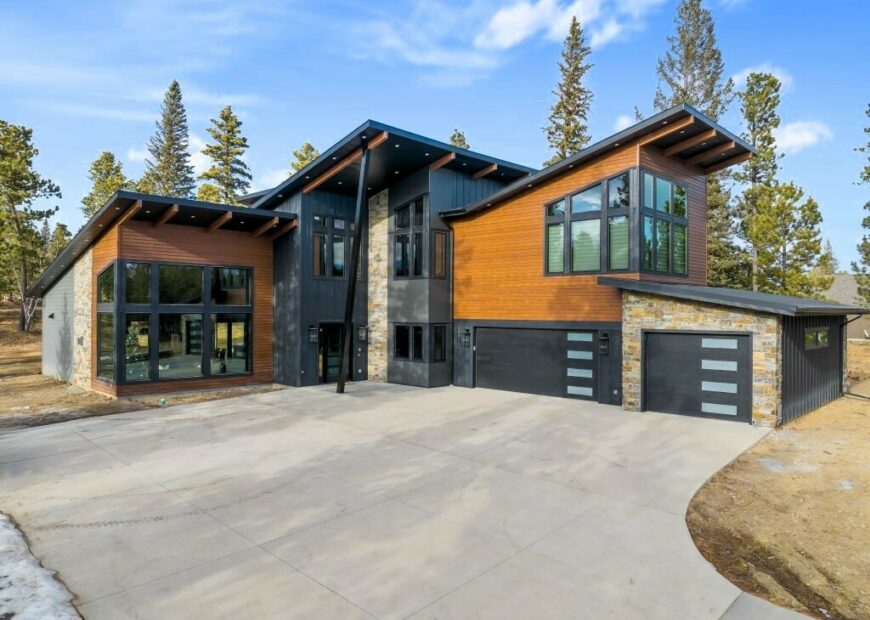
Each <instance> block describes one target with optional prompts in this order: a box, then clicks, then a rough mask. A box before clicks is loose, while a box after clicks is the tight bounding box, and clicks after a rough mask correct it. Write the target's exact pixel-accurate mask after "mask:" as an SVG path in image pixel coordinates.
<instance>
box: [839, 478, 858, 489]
mask: <svg viewBox="0 0 870 620" xmlns="http://www.w3.org/2000/svg"><path fill="white" fill-rule="evenodd" d="M837 486H839V487H840V490H841V491H854V490H855V485H854V484H852V481H851V480H840V481H838V482H837Z"/></svg>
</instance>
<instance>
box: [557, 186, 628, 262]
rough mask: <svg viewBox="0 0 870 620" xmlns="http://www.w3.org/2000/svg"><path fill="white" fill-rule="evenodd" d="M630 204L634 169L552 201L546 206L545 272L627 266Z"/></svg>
mask: <svg viewBox="0 0 870 620" xmlns="http://www.w3.org/2000/svg"><path fill="white" fill-rule="evenodd" d="M630 207H631V172H630V171H626V172H623V173H620V174H618V175H616V176H614V177H611V178H610V179H606V180H603V181H601V182H600V183H596V184H594V185H591V186H589V187H585V188H582V189H581V190H580V191H576V192H573V193H572V194H570V195H569V196H566V197H564V198H560V199H559V200H556V201H555V202H552V203H550V204H548V205H547V206H546V208H545V231H546V232H545V235H546V238H545V257H544V265H545V271H546V273H548V274H561V273H584V272H589V273H595V272H601V271H621V270H627V269H628V268H629V255H630V247H629V246H630V234H629V226H630V224H629V209H630Z"/></svg>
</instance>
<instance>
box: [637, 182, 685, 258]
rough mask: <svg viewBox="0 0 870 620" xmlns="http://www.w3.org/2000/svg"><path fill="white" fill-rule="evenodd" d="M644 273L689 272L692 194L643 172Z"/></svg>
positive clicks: (642, 230)
mask: <svg viewBox="0 0 870 620" xmlns="http://www.w3.org/2000/svg"><path fill="white" fill-rule="evenodd" d="M641 179H642V180H641V188H642V197H641V220H642V225H641V231H640V232H641V249H642V251H641V269H642V270H644V271H654V272H657V273H668V274H676V275H686V274H688V272H689V263H688V258H689V239H688V235H689V232H688V225H689V224H688V192H687V190H686V188H685V187H684V186H683V185H680V184H679V183H676V182H674V181H672V180H670V179H667V178H665V177H662V176H659V175H656V174H653V173H652V172H649V171H646V170H643V171H641Z"/></svg>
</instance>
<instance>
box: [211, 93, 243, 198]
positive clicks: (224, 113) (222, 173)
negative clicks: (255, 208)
mask: <svg viewBox="0 0 870 620" xmlns="http://www.w3.org/2000/svg"><path fill="white" fill-rule="evenodd" d="M211 123H212V126H211V127H209V128H208V129H206V131H208V134H209V135H210V136H211V138H212V140H214V144H207V145H206V146H205V147H204V148H203V149H202V152H203V153H204V154H205V155H206V156H207V157H208V158H209V159H211V162H212V164H211V167H209V169H208V170H206V171H205V172H203V173H202V174H201V175H200V176H199V178H200V179H205V180H207V181H211V182H212V184H213V185H214V186H216V187H217V190H218V200H217V201H215V202H222V203H224V204H228V205H235V204H239V197H240V196H243V195H244V194H246V193H247V191H248V188H249V187H250V186H251V171H250V170H249V169H248V164H246V163H245V161H244V160H243V159H242V157H243V156H244V154H245V151H246V150H248V140H247V138H245V137H244V136H243V135H242V121H241V120H239V117H238V116H236V115H235V114H234V113H233V108H232V107H231V106H227V107H225V108H224V109H223V110H221V111H220V115H219V116H218V118H213V119H212V121H211Z"/></svg>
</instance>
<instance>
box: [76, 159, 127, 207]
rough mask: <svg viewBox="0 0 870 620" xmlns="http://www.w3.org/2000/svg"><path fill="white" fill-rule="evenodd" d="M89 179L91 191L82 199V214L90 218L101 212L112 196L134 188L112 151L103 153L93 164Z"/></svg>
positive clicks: (89, 171)
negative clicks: (121, 190) (120, 191)
mask: <svg viewBox="0 0 870 620" xmlns="http://www.w3.org/2000/svg"><path fill="white" fill-rule="evenodd" d="M88 178H89V179H90V180H91V191H90V192H89V193H88V195H87V196H85V197H84V198H82V213H84V214H85V217H88V218H90V217H92V216H93V215H94V213H96V212H97V211H99V210H100V209H101V208H102V206H103V205H104V204H106V202H107V201H108V200H109V198H111V197H112V194H114V193H115V192H117V191H118V190H120V189H129V188H130V187H131V186H132V183H131V181H130V179H128V178H127V177H126V176H124V171H123V169H122V166H121V162H120V161H119V160H118V159H117V158H116V157H115V154H114V153H112V152H111V151H103V152H102V153H100V156H99V157H97V158H96V159H95V160H94V161H93V162H91V167H90V169H89V170H88Z"/></svg>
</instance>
